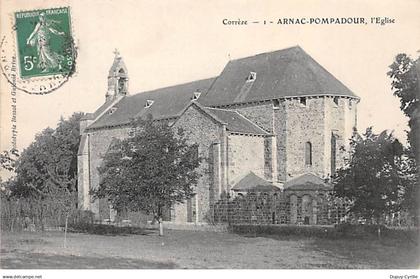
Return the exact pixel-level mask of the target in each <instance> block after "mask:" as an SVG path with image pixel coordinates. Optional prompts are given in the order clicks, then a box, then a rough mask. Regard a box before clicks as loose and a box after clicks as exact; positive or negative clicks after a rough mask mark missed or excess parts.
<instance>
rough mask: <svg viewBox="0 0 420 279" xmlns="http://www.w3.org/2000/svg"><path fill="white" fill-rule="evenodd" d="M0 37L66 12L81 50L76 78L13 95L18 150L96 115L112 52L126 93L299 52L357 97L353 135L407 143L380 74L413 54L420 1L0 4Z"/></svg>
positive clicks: (5, 136)
mask: <svg viewBox="0 0 420 279" xmlns="http://www.w3.org/2000/svg"><path fill="white" fill-rule="evenodd" d="M0 5H1V7H0V9H1V25H0V26H1V33H2V36H3V35H4V34H8V33H10V28H11V19H10V17H11V16H13V13H14V12H15V11H24V10H34V9H44V8H54V7H62V6H69V7H70V8H71V20H72V30H73V37H74V38H75V40H76V44H77V47H78V57H77V68H76V74H75V75H74V76H73V77H71V79H70V80H69V81H68V82H67V83H66V84H65V85H64V86H62V87H61V88H59V89H58V90H56V91H54V92H52V93H50V94H47V95H42V96H35V95H28V94H26V93H23V92H19V91H18V93H17V123H16V124H17V131H18V135H17V147H18V149H19V150H22V149H23V148H25V147H27V146H28V145H29V144H30V143H31V142H32V141H33V139H34V136H35V134H36V133H38V132H40V131H42V130H43V129H45V128H46V127H55V126H56V124H57V122H58V121H59V119H60V117H61V116H63V117H65V118H67V117H69V116H70V115H71V114H72V113H74V112H77V111H81V112H93V111H95V109H96V108H98V107H99V106H100V105H101V104H102V103H103V102H104V101H105V93H106V89H107V74H108V70H109V68H110V66H111V64H112V61H113V57H114V54H113V50H114V49H115V48H117V49H118V50H119V52H120V54H121V56H122V57H123V59H124V61H125V64H126V66H127V68H128V75H129V78H130V80H129V91H130V93H131V94H135V93H138V92H141V91H146V90H151V89H155V88H160V87H165V86H169V85H174V84H179V83H183V82H188V81H193V80H197V79H202V78H208V77H213V76H217V75H218V74H219V73H220V72H221V71H222V69H223V67H224V66H225V65H226V63H227V62H228V61H229V57H230V58H231V59H235V58H240V57H246V56H250V55H255V54H258V53H263V52H268V51H274V50H279V49H283V48H287V47H290V46H295V45H299V46H300V47H302V48H303V49H304V50H305V51H306V52H307V53H308V54H309V55H311V56H312V57H313V58H314V59H315V60H316V61H318V62H319V63H320V64H321V65H322V66H324V67H325V68H326V69H327V70H328V71H329V72H330V73H332V74H333V75H334V76H335V77H336V78H338V79H339V80H340V81H341V82H343V83H344V84H345V85H346V86H347V87H348V88H350V89H351V90H352V91H353V92H354V93H355V94H356V95H358V96H359V97H360V98H361V101H360V103H359V105H358V129H359V130H364V129H365V128H366V127H368V126H374V131H376V132H380V131H382V130H384V129H390V130H394V133H395V135H396V136H397V137H399V138H400V139H401V140H402V141H405V137H406V136H405V132H404V130H405V129H407V119H406V118H405V117H404V116H403V114H402V113H401V111H400V109H399V100H398V99H397V98H396V97H394V96H393V95H392V90H391V86H390V79H389V78H388V77H387V75H386V73H387V71H388V66H389V65H390V64H391V63H392V61H393V59H394V57H395V55H396V54H398V53H402V52H404V53H408V54H410V55H412V56H415V55H418V52H417V51H418V50H419V49H420V32H418V30H420V19H419V18H420V17H419V15H418V11H420V1H419V0H404V1H388V0H380V1H361V0H360V1H359V0H353V1H338V0H337V1H331V0H326V1H318V0H313V1H299V0H298V1H296V0H293V1H292V0H290V1H219V0H215V1H185V0H184V1H143V0H139V1H131V0H119V1H115V0H113V1H111V0H87V1H80V0H78V1H49V0H42V1H38V0H33V1H21V0H13V1H11V0H2V1H1V2H0ZM284 17H287V18H291V17H366V18H367V19H369V20H370V18H371V17H388V18H392V19H395V23H394V24H387V25H376V24H367V25H277V24H271V25H263V24H250V25H239V26H228V25H223V23H222V21H223V19H230V20H239V19H240V20H248V21H262V20H273V21H275V22H276V21H277V20H278V18H284ZM0 85H1V87H0V90H1V91H0V93H1V95H0V109H1V137H0V150H6V149H9V148H10V147H11V128H10V125H11V114H12V113H11V97H10V87H9V85H8V84H7V83H6V82H5V80H4V78H3V77H1V79H0Z"/></svg>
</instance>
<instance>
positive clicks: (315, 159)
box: [276, 98, 326, 180]
mask: <svg viewBox="0 0 420 279" xmlns="http://www.w3.org/2000/svg"><path fill="white" fill-rule="evenodd" d="M284 105H285V112H286V115H287V120H286V121H287V122H286V134H285V136H286V138H287V139H286V140H287V141H286V154H287V166H286V173H287V174H286V175H287V177H286V180H287V179H290V178H291V177H295V176H298V175H301V174H304V173H307V172H312V173H314V174H316V175H318V176H320V177H322V176H324V175H325V172H324V171H325V160H326V157H325V151H324V150H325V139H324V125H325V112H324V105H325V100H324V98H307V99H306V105H303V104H301V102H300V100H299V99H291V100H290V99H289V100H286V101H285V102H284ZM280 117H281V116H280ZM276 120H277V119H276ZM280 121H281V120H280ZM306 142H310V143H311V144H312V164H311V165H308V164H306V163H305V144H306Z"/></svg>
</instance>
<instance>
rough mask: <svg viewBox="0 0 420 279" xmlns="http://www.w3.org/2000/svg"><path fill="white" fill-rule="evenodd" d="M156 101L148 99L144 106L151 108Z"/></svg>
mask: <svg viewBox="0 0 420 279" xmlns="http://www.w3.org/2000/svg"><path fill="white" fill-rule="evenodd" d="M153 103H154V101H153V100H147V101H146V105H145V106H144V107H145V108H150V107H151V106H152V105H153Z"/></svg>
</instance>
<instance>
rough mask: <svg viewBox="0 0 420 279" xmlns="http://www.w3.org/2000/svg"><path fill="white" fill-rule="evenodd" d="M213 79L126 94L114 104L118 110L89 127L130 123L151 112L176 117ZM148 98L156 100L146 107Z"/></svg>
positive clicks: (158, 117)
mask: <svg viewBox="0 0 420 279" xmlns="http://www.w3.org/2000/svg"><path fill="white" fill-rule="evenodd" d="M213 81H214V78H210V79H204V80H198V81H194V82H189V83H184V84H180V85H175V86H170V87H165V88H161V89H156V90H152V91H147V92H143V93H138V94H135V95H131V96H126V97H124V98H123V99H122V100H121V101H119V102H118V103H117V104H115V105H114V107H115V108H116V110H115V111H114V112H113V113H112V114H109V113H105V114H104V115H103V116H101V117H100V118H99V119H98V120H97V121H95V122H94V123H93V124H92V125H90V126H89V129H92V128H101V127H106V126H115V125H122V124H128V123H130V121H131V119H134V118H137V117H141V116H146V115H147V114H149V113H150V114H151V115H152V116H153V119H163V118H170V117H176V116H178V115H179V113H181V112H182V110H183V109H184V108H185V106H186V105H188V104H189V103H190V102H191V98H192V97H193V94H194V92H195V91H197V90H199V91H201V92H204V91H207V89H208V88H209V87H210V85H211V83H212V82H213ZM147 100H153V101H154V102H153V104H152V106H151V107H149V108H145V105H146V101H147ZM95 113H96V112H95Z"/></svg>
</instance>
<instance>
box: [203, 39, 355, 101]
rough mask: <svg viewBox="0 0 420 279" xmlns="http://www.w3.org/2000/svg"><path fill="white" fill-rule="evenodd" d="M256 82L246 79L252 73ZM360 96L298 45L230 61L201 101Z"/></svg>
mask: <svg viewBox="0 0 420 279" xmlns="http://www.w3.org/2000/svg"><path fill="white" fill-rule="evenodd" d="M251 72H252V73H255V78H254V79H253V81H247V78H248V77H249V76H250V73H251ZM313 95H334V96H347V97H354V98H358V97H357V96H356V95H355V94H354V93H353V92H351V91H350V90H349V89H348V88H347V87H346V86H345V85H344V84H343V83H341V82H340V81H339V80H338V79H336V78H335V77H334V76H333V75H332V74H330V73H329V72H328V71H327V70H326V69H324V68H323V67H322V66H321V65H320V64H318V63H317V62H316V61H315V60H314V59H313V58H312V57H310V56H309V55H308V54H307V53H306V52H305V51H304V50H303V49H302V48H300V47H299V46H295V47H291V48H287V49H283V50H278V51H273V52H268V53H262V54H258V55H255V56H250V57H246V58H241V59H236V60H232V61H230V62H229V63H228V64H227V65H226V67H225V68H224V70H223V72H222V73H221V74H220V76H219V77H218V78H217V79H216V81H215V82H214V84H213V85H212V87H211V88H210V90H209V91H208V92H207V94H205V95H204V96H203V97H202V99H201V100H200V102H201V103H202V104H204V105H210V106H212V105H225V104H234V103H243V102H252V101H261V100H269V99H275V98H283V97H295V96H313Z"/></svg>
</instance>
